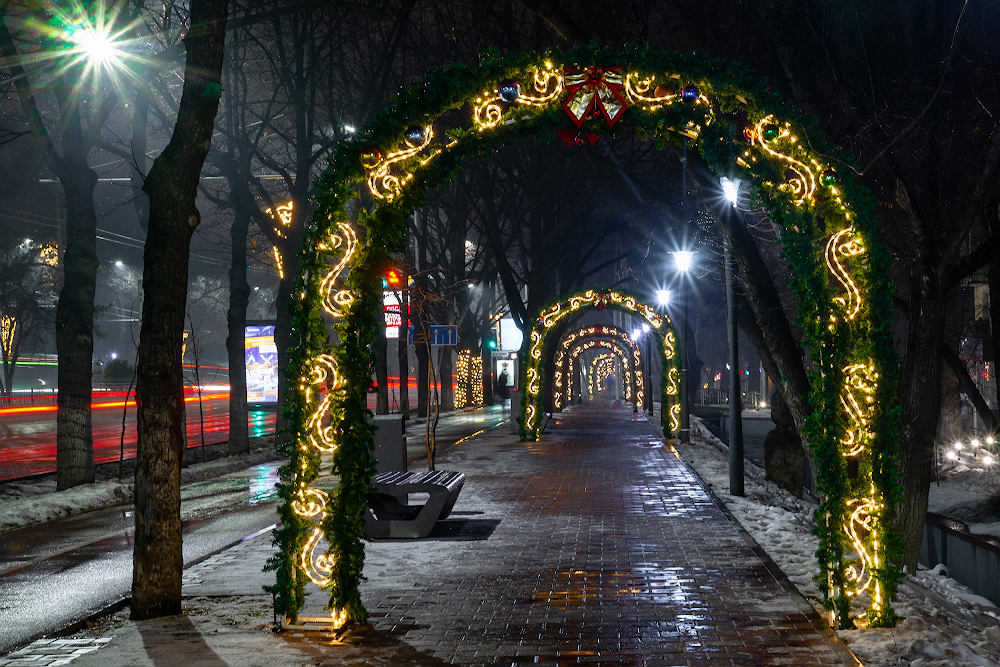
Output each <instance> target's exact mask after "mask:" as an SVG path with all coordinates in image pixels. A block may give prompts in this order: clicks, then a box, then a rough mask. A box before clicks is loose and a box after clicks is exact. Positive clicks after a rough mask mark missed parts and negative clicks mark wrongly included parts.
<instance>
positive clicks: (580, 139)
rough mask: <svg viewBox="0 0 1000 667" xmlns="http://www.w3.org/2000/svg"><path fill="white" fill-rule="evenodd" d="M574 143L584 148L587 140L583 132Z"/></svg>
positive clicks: (574, 138) (576, 137)
mask: <svg viewBox="0 0 1000 667" xmlns="http://www.w3.org/2000/svg"><path fill="white" fill-rule="evenodd" d="M573 142H574V143H575V144H576V145H577V146H582V145H584V144H585V143H587V138H586V137H585V136H583V132H578V133H577V135H576V136H575V137H573Z"/></svg>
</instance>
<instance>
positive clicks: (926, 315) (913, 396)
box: [896, 267, 946, 572]
mask: <svg viewBox="0 0 1000 667" xmlns="http://www.w3.org/2000/svg"><path fill="white" fill-rule="evenodd" d="M918 271H919V269H917V268H916V267H914V269H913V273H914V275H913V276H911V280H910V284H911V286H912V287H911V295H912V296H911V300H910V307H909V319H908V322H907V328H908V331H907V336H906V349H905V353H904V356H903V367H902V369H901V372H900V374H899V378H900V387H899V404H900V406H901V407H902V413H901V414H900V417H899V440H900V442H901V443H905V446H904V447H901V451H900V471H901V473H902V478H903V489H904V494H903V497H904V498H905V499H906V502H905V503H903V504H902V506H901V507H899V509H898V513H897V515H896V529H897V530H899V531H900V532H901V533H902V535H903V536H904V540H905V541H904V545H903V562H902V565H904V566H906V568H907V570H908V571H909V572H916V567H917V557H918V555H919V554H920V542H921V539H922V536H923V527H924V520H925V518H926V516H927V495H928V492H929V490H930V483H931V472H932V467H933V454H934V435H935V432H936V431H937V425H938V416H939V414H940V412H941V357H940V347H941V341H942V339H943V337H944V322H945V316H946V312H945V311H946V309H945V307H944V304H945V301H946V300H945V299H944V298H943V296H942V295H941V294H939V293H938V288H937V281H935V280H927V279H925V276H927V275H928V274H929V275H931V276H933V272H930V271H927V269H924V270H923V271H921V273H922V274H923V275H917V272H918Z"/></svg>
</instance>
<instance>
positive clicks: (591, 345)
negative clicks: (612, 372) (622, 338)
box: [569, 339, 628, 394]
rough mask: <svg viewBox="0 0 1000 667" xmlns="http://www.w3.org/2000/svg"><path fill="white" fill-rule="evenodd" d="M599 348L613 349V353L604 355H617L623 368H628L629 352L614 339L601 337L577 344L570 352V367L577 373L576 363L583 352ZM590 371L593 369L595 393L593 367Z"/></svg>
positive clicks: (591, 380)
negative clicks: (602, 338)
mask: <svg viewBox="0 0 1000 667" xmlns="http://www.w3.org/2000/svg"><path fill="white" fill-rule="evenodd" d="M598 348H603V349H606V350H611V352H612V353H613V354H608V353H603V356H606V357H608V358H611V357H616V358H617V359H618V360H619V362H620V363H621V365H622V368H623V369H624V368H626V364H627V363H628V354H627V353H626V352H625V350H623V349H622V348H621V347H619V346H618V345H617V344H616V343H615V342H613V341H607V340H600V339H598V340H589V341H587V342H585V343H581V344H580V345H579V346H577V347H575V348H574V349H573V351H572V352H571V353H570V362H569V363H570V368H571V369H573V370H571V372H573V373H574V374H575V372H576V371H575V367H576V363H577V361H578V357H579V356H580V355H581V354H583V353H585V352H589V351H591V350H595V349H598ZM601 356H602V355H598V357H601ZM591 364H593V361H591ZM590 371H591V375H590V376H589V377H590V382H591V386H590V393H591V394H593V393H594V387H593V367H592V368H591V369H590Z"/></svg>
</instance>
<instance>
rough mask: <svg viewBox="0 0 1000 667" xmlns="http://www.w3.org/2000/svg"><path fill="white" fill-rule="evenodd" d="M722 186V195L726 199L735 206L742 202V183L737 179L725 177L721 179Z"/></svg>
mask: <svg viewBox="0 0 1000 667" xmlns="http://www.w3.org/2000/svg"><path fill="white" fill-rule="evenodd" d="M719 182H720V183H721V184H722V195H723V196H724V197H725V198H726V201H728V202H729V203H730V204H732V205H733V206H736V203H737V202H738V201H739V200H740V181H739V179H736V178H726V177H725V176H723V177H722V178H721V179H719Z"/></svg>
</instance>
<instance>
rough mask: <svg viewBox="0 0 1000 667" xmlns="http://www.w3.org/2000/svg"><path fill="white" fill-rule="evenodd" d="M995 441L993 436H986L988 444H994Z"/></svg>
mask: <svg viewBox="0 0 1000 667" xmlns="http://www.w3.org/2000/svg"><path fill="white" fill-rule="evenodd" d="M993 442H994V440H993V438H992V437H989V438H986V444H987V445H992V444H993Z"/></svg>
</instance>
